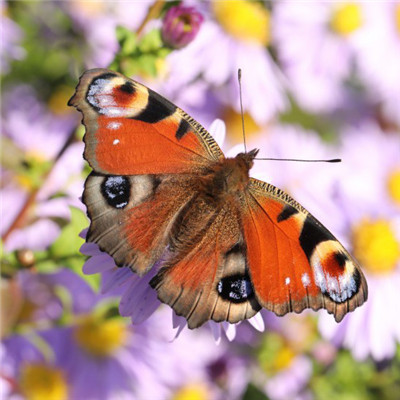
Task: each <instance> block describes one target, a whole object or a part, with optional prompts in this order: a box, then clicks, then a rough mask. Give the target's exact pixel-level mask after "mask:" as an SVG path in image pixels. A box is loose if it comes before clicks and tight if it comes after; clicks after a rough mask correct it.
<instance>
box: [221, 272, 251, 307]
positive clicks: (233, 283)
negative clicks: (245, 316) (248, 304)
mask: <svg viewBox="0 0 400 400" xmlns="http://www.w3.org/2000/svg"><path fill="white" fill-rule="evenodd" d="M217 291H218V293H219V295H220V296H221V297H222V298H223V299H225V300H229V301H232V302H233V303H242V302H245V301H247V300H249V299H250V298H251V297H253V295H254V291H253V286H252V284H251V281H250V277H249V276H248V275H233V276H228V277H225V278H222V279H221V280H220V281H219V282H218V284H217Z"/></svg>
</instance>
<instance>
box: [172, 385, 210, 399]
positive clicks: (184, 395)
mask: <svg viewBox="0 0 400 400" xmlns="http://www.w3.org/2000/svg"><path fill="white" fill-rule="evenodd" d="M209 398H210V395H209V393H208V390H207V388H206V387H205V386H204V385H202V384H200V383H192V384H189V385H186V386H183V387H182V388H180V389H179V390H178V391H177V392H175V394H174V396H173V397H172V399H173V400H208V399H209Z"/></svg>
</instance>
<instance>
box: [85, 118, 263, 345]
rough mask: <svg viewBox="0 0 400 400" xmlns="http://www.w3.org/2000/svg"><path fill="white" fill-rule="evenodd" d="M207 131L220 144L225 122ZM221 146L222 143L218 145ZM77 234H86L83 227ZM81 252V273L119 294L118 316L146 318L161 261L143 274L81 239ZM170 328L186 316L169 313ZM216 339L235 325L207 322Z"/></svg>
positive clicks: (256, 323)
mask: <svg viewBox="0 0 400 400" xmlns="http://www.w3.org/2000/svg"><path fill="white" fill-rule="evenodd" d="M209 132H210V133H211V134H212V135H213V137H214V139H215V140H216V141H217V143H219V144H221V143H222V142H223V140H224V137H225V125H224V123H223V122H222V121H221V120H216V121H214V123H213V124H212V125H211V127H210V129H209ZM221 147H222V146H221ZM81 236H82V237H83V238H85V237H86V231H84V232H82V234H81ZM81 252H82V253H83V254H85V255H87V256H89V257H90V258H89V259H88V260H87V261H86V262H85V264H84V266H83V272H84V273H85V274H97V273H101V274H102V292H103V293H107V294H115V295H120V296H121V301H120V304H119V311H120V314H121V315H122V316H125V317H130V318H131V320H132V323H133V324H140V323H142V322H143V321H145V320H146V319H147V318H149V317H150V316H151V315H152V314H153V313H154V312H155V311H156V310H157V308H158V307H159V306H160V304H161V303H160V301H159V300H158V298H157V292H156V291H155V290H154V289H153V288H152V287H151V286H150V285H149V282H150V280H151V279H152V278H153V277H154V276H155V275H156V273H157V271H158V269H159V268H160V267H161V264H162V262H161V261H160V262H157V263H156V264H155V265H154V266H153V268H152V270H151V271H150V272H149V273H147V274H146V275H145V276H144V277H139V276H138V275H136V274H134V273H132V271H131V270H130V269H129V268H118V267H116V265H115V262H114V260H113V259H112V257H111V256H109V255H108V254H106V253H104V252H101V251H100V250H99V248H98V246H97V245H96V244H94V243H85V244H83V245H82V247H81ZM249 323H250V324H251V325H252V326H253V327H254V328H255V329H257V330H260V331H263V330H264V327H265V325H264V320H263V317H262V316H261V314H260V313H258V314H256V315H255V316H254V317H253V318H251V319H250V320H249ZM172 324H173V328H174V329H176V335H179V334H180V333H181V332H182V330H183V329H184V328H185V327H186V325H187V324H186V320H185V319H184V318H183V317H179V316H177V315H175V314H173V321H172ZM208 326H209V328H210V329H211V330H212V332H213V335H214V337H215V340H216V342H218V343H219V342H220V341H221V338H222V335H223V334H224V335H225V336H226V337H227V338H228V340H233V339H234V337H235V335H236V325H234V324H229V323H227V322H223V323H215V322H213V321H210V322H208Z"/></svg>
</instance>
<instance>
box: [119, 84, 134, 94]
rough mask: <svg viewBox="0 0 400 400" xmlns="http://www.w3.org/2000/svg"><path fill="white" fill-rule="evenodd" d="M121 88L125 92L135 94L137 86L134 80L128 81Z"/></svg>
mask: <svg viewBox="0 0 400 400" xmlns="http://www.w3.org/2000/svg"><path fill="white" fill-rule="evenodd" d="M119 90H120V91H121V92H124V93H128V94H133V93H135V88H134V87H133V85H132V82H129V81H126V82H125V83H124V84H123V85H121V86H120V87H119Z"/></svg>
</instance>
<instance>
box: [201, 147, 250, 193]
mask: <svg viewBox="0 0 400 400" xmlns="http://www.w3.org/2000/svg"><path fill="white" fill-rule="evenodd" d="M257 153H258V150H252V151H251V152H249V153H239V154H238V155H237V156H236V157H234V158H225V159H223V160H221V161H220V162H219V163H217V164H215V165H214V166H213V167H212V169H211V171H210V172H209V173H208V174H207V175H205V176H204V178H203V182H202V183H203V190H204V192H205V193H206V194H207V195H208V196H210V197H211V198H213V199H215V200H220V199H221V197H222V198H224V197H226V196H230V195H235V194H237V193H239V192H243V191H244V190H245V189H246V187H247V185H248V183H249V179H250V178H249V171H250V169H251V168H252V166H253V164H254V158H255V156H256V154H257Z"/></svg>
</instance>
